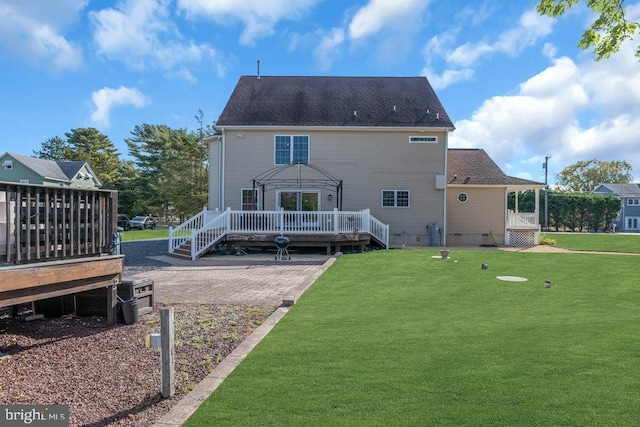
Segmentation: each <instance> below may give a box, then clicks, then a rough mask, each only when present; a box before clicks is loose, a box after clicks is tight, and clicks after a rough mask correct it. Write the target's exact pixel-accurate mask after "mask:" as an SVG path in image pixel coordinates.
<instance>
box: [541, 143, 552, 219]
mask: <svg viewBox="0 0 640 427" xmlns="http://www.w3.org/2000/svg"><path fill="white" fill-rule="evenodd" d="M550 158H551V156H549V155H547V156H544V163H543V164H542V167H543V168H544V230H545V231H549V208H548V205H549V186H548V185H547V172H549V159H550Z"/></svg>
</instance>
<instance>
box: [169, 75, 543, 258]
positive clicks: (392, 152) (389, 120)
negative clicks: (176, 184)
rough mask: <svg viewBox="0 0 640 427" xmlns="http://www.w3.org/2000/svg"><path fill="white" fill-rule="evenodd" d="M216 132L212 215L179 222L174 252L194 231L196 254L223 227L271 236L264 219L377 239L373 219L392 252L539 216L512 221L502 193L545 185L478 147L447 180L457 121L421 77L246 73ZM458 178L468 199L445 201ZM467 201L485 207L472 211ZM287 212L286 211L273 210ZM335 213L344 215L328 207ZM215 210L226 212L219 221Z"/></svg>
mask: <svg viewBox="0 0 640 427" xmlns="http://www.w3.org/2000/svg"><path fill="white" fill-rule="evenodd" d="M216 129H217V131H218V132H217V134H216V135H213V136H211V137H209V138H208V139H207V140H208V142H209V147H210V153H209V171H210V172H209V175H210V176H209V205H208V211H207V210H205V211H203V212H202V213H200V214H198V215H197V216H196V217H194V218H192V219H191V220H190V221H188V222H187V223H185V224H184V225H183V226H181V227H179V229H178V231H176V238H175V240H174V238H173V237H172V234H170V252H171V251H173V249H172V248H176V247H178V246H179V245H182V244H183V242H186V241H189V240H193V239H191V238H190V237H189V236H193V235H194V234H193V233H194V232H197V233H198V235H197V236H196V240H197V244H198V245H199V246H198V248H197V249H196V250H194V249H192V252H191V255H192V257H195V256H197V254H198V253H200V251H201V250H204V249H203V248H204V247H205V246H206V244H210V243H211V242H213V241H215V242H218V241H221V240H220V239H223V238H225V237H224V236H223V235H224V234H225V233H226V234H227V235H228V234H229V233H233V234H236V235H239V234H244V235H245V237H246V236H248V235H251V233H253V236H258V235H263V234H265V233H268V232H269V231H275V228H274V227H271V229H269V227H267V225H266V224H281V225H282V227H284V226H285V225H286V226H289V224H292V223H296V224H297V225H298V228H297V229H292V228H287V229H286V232H287V233H288V234H291V233H304V232H307V231H308V232H321V231H323V232H326V231H327V230H329V231H331V230H333V232H334V233H342V232H344V230H345V229H346V230H352V231H350V233H352V234H353V235H355V234H357V232H359V231H365V232H367V231H370V232H371V235H372V236H373V237H375V233H374V232H373V229H374V228H376V224H378V222H380V223H382V224H387V225H388V227H387V228H386V231H387V235H386V237H385V236H383V238H379V239H378V240H385V239H386V241H384V242H383V243H384V244H385V245H386V246H387V247H404V246H430V245H437V246H444V245H447V244H449V243H457V244H473V243H479V238H478V236H480V237H482V235H483V233H486V234H488V233H493V236H494V237H495V239H496V240H497V243H498V244H504V243H506V242H507V241H510V242H511V243H514V239H511V240H509V233H507V229H508V226H509V223H508V221H509V220H510V219H511V220H513V221H515V224H511V226H512V227H511V228H510V230H512V231H513V232H514V233H515V232H520V231H521V229H520V228H522V229H525V230H526V232H527V233H529V234H528V235H531V236H533V234H535V233H537V232H538V230H539V226H538V220H537V216H535V215H534V214H533V213H532V214H530V215H529V216H528V217H527V218H525V220H524V222H523V221H521V220H522V218H521V217H517V215H516V216H512V217H509V216H508V212H507V210H506V206H505V203H506V194H507V192H509V191H517V190H521V189H535V190H536V191H537V189H539V188H542V187H544V184H540V183H535V182H532V181H525V180H518V179H517V178H511V177H507V176H506V175H504V173H503V172H502V171H501V170H500V169H499V168H498V167H497V166H495V164H494V163H493V162H492V161H491V160H490V159H489V158H488V157H487V156H486V154H484V151H481V150H480V151H479V152H480V153H483V154H484V157H486V158H482V164H481V165H477V166H478V169H475V170H472V169H470V168H466V169H465V168H464V167H465V166H466V163H465V162H463V161H462V160H463V159H464V157H459V160H460V161H457V160H455V159H454V163H455V168H457V169H456V170H458V172H456V173H457V174H458V176H460V177H461V180H460V181H456V180H454V182H448V181H447V163H448V162H447V152H448V151H447V148H448V137H449V132H451V131H453V130H454V126H453V123H452V121H451V120H450V118H449V116H448V115H447V113H446V111H445V109H444V107H443V106H442V104H441V103H440V100H439V99H438V97H437V95H436V93H435V92H434V91H433V89H432V87H431V85H430V84H429V82H428V81H427V79H426V78H425V77H285V76H282V77H274V76H262V77H261V76H242V77H241V78H240V80H239V81H238V84H237V85H236V87H235V89H234V91H233V93H232V95H231V97H230V99H229V101H228V102H227V104H226V106H225V108H224V110H223V112H222V114H221V116H220V118H219V119H218V121H217V123H216ZM456 153H458V152H457V151H456ZM469 153H471V151H470V152H469ZM454 156H456V154H454ZM456 159H458V157H456ZM449 164H451V162H449ZM492 174H493V175H495V176H493V175H492ZM463 176H464V178H462V177H463ZM468 176H472V177H478V179H475V178H474V179H473V180H472V181H469V180H466V178H467V177H468ZM480 178H482V179H480ZM485 178H490V180H489V181H485ZM465 180H466V181H465ZM458 185H464V187H463V188H464V191H465V192H467V194H468V197H469V200H468V204H464V206H462V205H461V206H458V205H452V203H451V201H448V200H447V199H448V196H447V193H448V192H449V193H450V192H451V189H452V188H455V187H457V186H458ZM454 191H456V194H454V197H458V196H457V191H458V189H457V188H456V189H455V190H454ZM485 194H486V195H487V196H484V195H485ZM483 197H484V199H483ZM455 203H456V204H458V203H459V202H457V201H456V202H455ZM469 207H472V208H474V207H478V208H480V207H482V209H485V210H484V211H483V212H476V213H481V214H482V215H476V216H475V217H474V216H473V215H472V214H473V213H474V212H472V210H470V209H468V208H469ZM283 210H284V212H291V213H288V214H287V215H286V216H280V217H277V216H274V215H275V214H273V212H282V211H283ZM449 210H450V211H452V212H448V211H449ZM332 211H334V212H347V213H348V214H347V215H348V216H347V218H346V219H345V218H342V217H339V216H338V215H337V214H334V217H330V216H328V215H325V214H324V213H326V212H332ZM208 212H209V213H210V214H209V213H208ZM222 212H224V213H222ZM258 212H264V213H262V214H259V215H260V216H259V215H258V214H257V213H258ZM359 212H362V214H361V215H360V214H359ZM451 214H453V215H454V216H453V228H451V227H450V226H449V224H448V223H449V216H450V215H451ZM514 214H515V213H514ZM281 215H284V214H281ZM216 217H217V218H222V217H224V218H222V219H220V220H216V221H217V222H215V224H214V223H213V222H211V221H212V218H216ZM370 217H371V218H370ZM369 220H371V222H370V223H369V222H368V221H369ZM529 220H531V221H533V222H532V223H529V222H528V221H529ZM348 221H352V222H351V223H349V222H348ZM285 223H286V224H285ZM203 224H210V225H209V226H207V225H203ZM283 224H284V225H283ZM327 224H328V225H329V226H332V227H333V228H331V227H328V226H327ZM350 224H352V225H353V226H350ZM369 224H370V225H369ZM515 226H518V227H520V228H518V229H516V227H515ZM187 228H189V229H188V230H187ZM207 229H208V231H207ZM282 229H284V228H282ZM197 230H201V231H197ZM336 230H339V231H336ZM532 230H533V231H532ZM213 235H215V236H214V237H212V236H213ZM535 235H536V236H537V234H535ZM178 236H182V237H178ZM207 239H209V240H207ZM449 239H452V240H451V242H450V241H449ZM205 240H207V241H208V242H209V243H206V244H202V241H205ZM515 240H519V239H515ZM520 240H522V239H520ZM227 242H229V239H228V238H227ZM271 242H272V243H273V240H271ZM482 242H483V243H484V240H482ZM528 242H529V244H537V240H536V241H535V242H534V241H533V237H531V238H529V239H528Z"/></svg>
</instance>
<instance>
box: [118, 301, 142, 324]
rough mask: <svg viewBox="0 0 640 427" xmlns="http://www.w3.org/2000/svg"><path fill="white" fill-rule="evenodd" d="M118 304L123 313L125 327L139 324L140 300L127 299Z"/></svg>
mask: <svg viewBox="0 0 640 427" xmlns="http://www.w3.org/2000/svg"><path fill="white" fill-rule="evenodd" d="M118 304H120V312H121V313H122V316H121V320H122V323H124V324H125V325H133V324H134V323H136V322H138V317H139V313H138V300H137V299H136V298H129V299H126V300H124V301H121V302H119V303H118Z"/></svg>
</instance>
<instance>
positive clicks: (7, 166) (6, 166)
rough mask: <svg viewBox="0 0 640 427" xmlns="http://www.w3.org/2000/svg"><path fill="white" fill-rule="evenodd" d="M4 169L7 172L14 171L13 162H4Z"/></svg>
mask: <svg viewBox="0 0 640 427" xmlns="http://www.w3.org/2000/svg"><path fill="white" fill-rule="evenodd" d="M2 167H3V168H4V170H6V171H10V170H13V160H5V161H4V162H2Z"/></svg>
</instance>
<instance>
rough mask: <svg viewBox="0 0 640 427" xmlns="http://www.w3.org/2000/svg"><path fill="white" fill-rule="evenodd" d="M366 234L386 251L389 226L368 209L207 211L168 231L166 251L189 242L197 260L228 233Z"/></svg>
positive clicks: (193, 256) (192, 253)
mask: <svg viewBox="0 0 640 427" xmlns="http://www.w3.org/2000/svg"><path fill="white" fill-rule="evenodd" d="M355 232H362V233H369V234H371V235H372V236H373V237H375V238H376V239H377V240H379V241H380V242H382V243H383V244H384V245H385V247H386V248H387V249H388V248H389V226H388V225H386V224H383V223H382V222H380V221H378V220H377V219H376V218H374V217H373V216H371V214H370V213H369V210H368V209H365V210H362V211H352V212H345V211H339V210H337V209H334V210H333V211H313V212H299V211H285V210H279V211H234V210H231V209H227V210H226V211H224V212H218V211H207V210H206V209H205V210H203V211H202V212H200V213H198V214H197V215H195V216H194V217H193V218H191V219H189V220H188V221H187V222H185V223H184V224H181V225H180V226H179V227H176V228H169V252H173V251H174V250H175V249H176V248H177V247H179V246H180V245H182V244H183V243H185V242H186V241H187V240H191V258H192V259H196V258H197V257H198V256H199V255H200V254H201V253H203V252H204V251H206V250H207V249H208V248H209V247H211V246H212V245H213V244H215V243H217V242H218V241H220V239H222V237H224V236H225V235H227V234H231V233H265V234H281V235H283V234H287V235H296V234H297V235H301V234H307V235H309V234H338V233H355Z"/></svg>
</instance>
